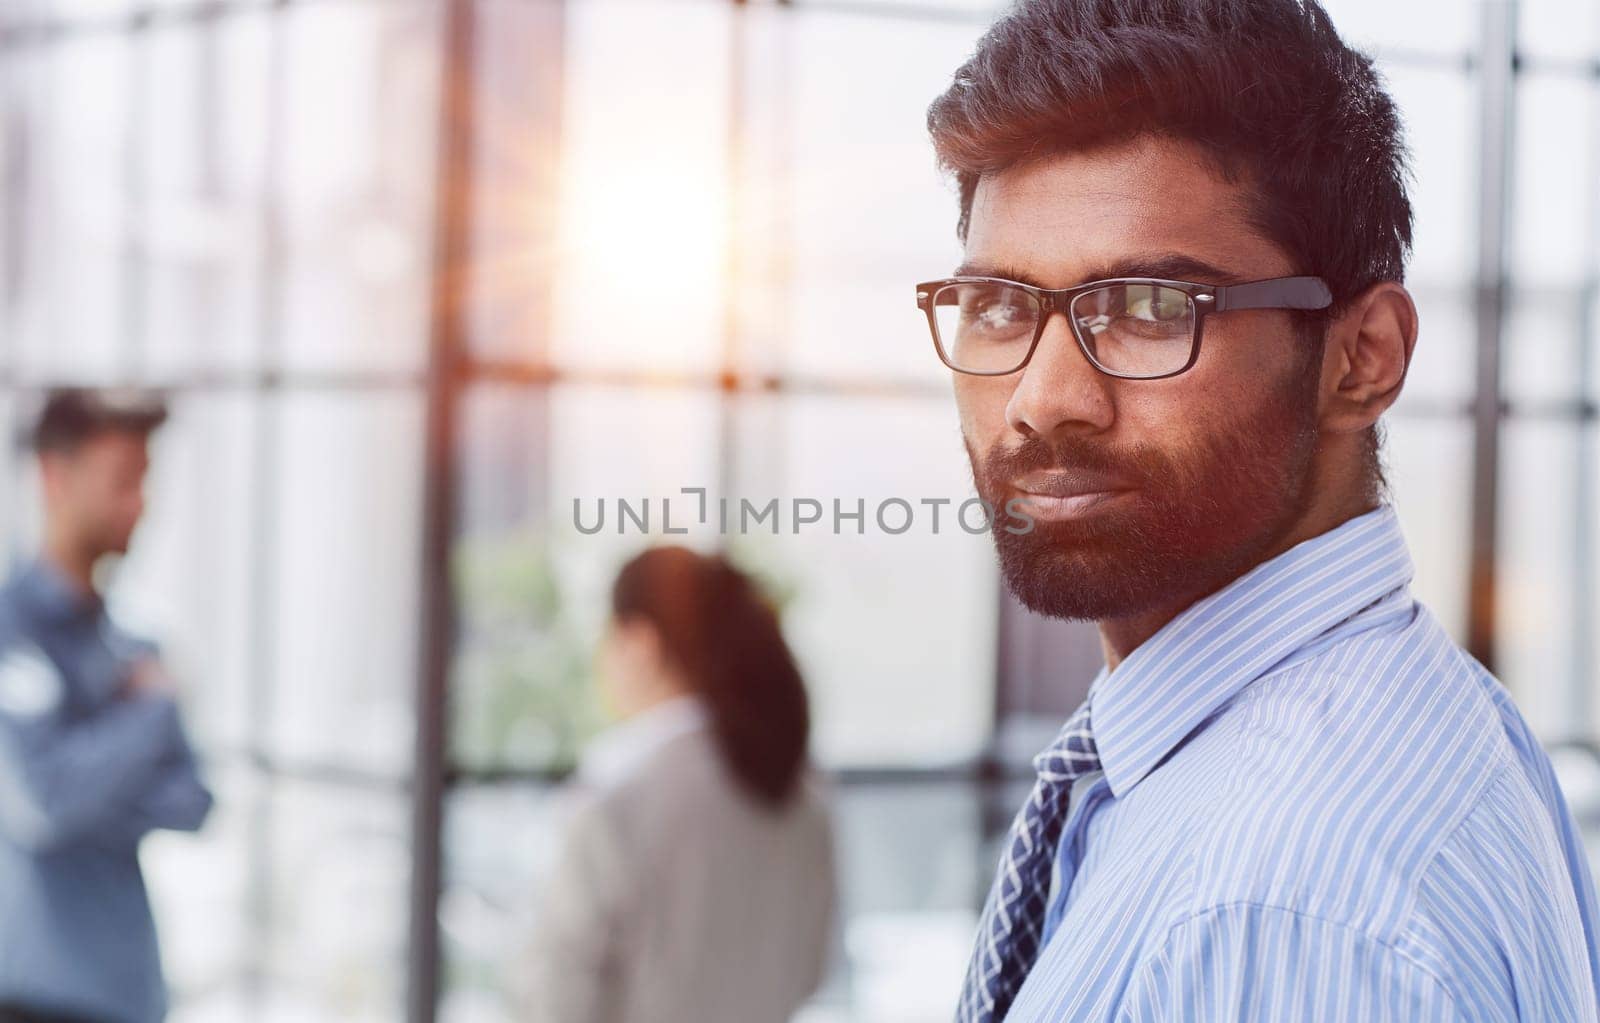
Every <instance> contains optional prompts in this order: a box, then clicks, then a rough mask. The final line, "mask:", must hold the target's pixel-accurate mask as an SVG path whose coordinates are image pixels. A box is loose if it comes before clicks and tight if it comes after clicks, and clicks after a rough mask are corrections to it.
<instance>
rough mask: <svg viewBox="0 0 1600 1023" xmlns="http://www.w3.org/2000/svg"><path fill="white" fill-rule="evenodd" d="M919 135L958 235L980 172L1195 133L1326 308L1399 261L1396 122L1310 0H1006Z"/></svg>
mask: <svg viewBox="0 0 1600 1023" xmlns="http://www.w3.org/2000/svg"><path fill="white" fill-rule="evenodd" d="M928 130H929V132H930V133H931V135H932V137H933V144H934V149H935V151H936V153H937V155H938V159H939V164H940V166H941V167H942V168H943V169H944V170H945V171H947V172H950V173H953V174H954V175H955V177H956V180H957V183H958V184H959V186H960V194H961V215H960V219H959V221H958V222H957V226H956V233H957V236H958V237H959V238H960V239H961V240H962V241H963V242H965V241H966V236H967V226H968V221H969V219H970V217H971V213H972V198H973V194H974V192H975V191H976V189H977V185H978V179H979V178H980V177H981V176H982V175H983V174H985V173H989V172H995V171H1001V170H1004V169H1006V168H1008V167H1011V166H1013V165H1016V164H1019V163H1023V162H1025V161H1027V160H1030V159H1033V158H1036V157H1044V156H1049V155H1052V154H1054V153H1061V152H1066V151H1071V150H1078V149H1085V148H1090V147H1092V146H1095V145H1098V144H1103V143H1115V142H1120V141H1126V140H1130V139H1133V138H1135V137H1138V136H1140V135H1146V134H1150V135H1157V136H1166V137H1172V138H1177V139H1182V140H1187V141H1190V142H1194V143H1197V144H1198V145H1199V146H1200V147H1201V149H1202V150H1203V151H1204V152H1206V153H1207V154H1208V155H1209V157H1210V158H1211V160H1212V161H1213V162H1214V164H1215V166H1216V169H1217V170H1218V171H1219V172H1220V173H1221V175H1222V176H1223V177H1224V179H1225V180H1229V181H1238V180H1243V181H1245V182H1246V183H1247V184H1248V185H1249V186H1250V187H1251V189H1252V191H1253V193H1254V194H1253V198H1252V201H1251V204H1250V207H1249V209H1248V213H1249V216H1250V218H1251V220H1252V222H1253V224H1254V225H1255V226H1256V227H1257V229H1259V230H1260V231H1261V232H1262V233H1263V234H1264V235H1265V236H1266V237H1267V238H1269V239H1271V240H1272V241H1273V242H1275V243H1276V244H1277V245H1279V246H1281V247H1282V248H1283V249H1284V251H1285V252H1287V253H1288V255H1289V257H1290V258H1291V259H1292V260H1293V261H1294V262H1295V263H1296V264H1298V265H1297V266H1296V268H1295V270H1294V271H1293V272H1295V273H1305V274H1316V275H1319V276H1321V277H1322V278H1324V279H1325V280H1326V281H1327V282H1328V286H1329V288H1330V289H1332V291H1333V295H1334V301H1335V309H1337V308H1338V307H1339V306H1340V304H1342V303H1344V302H1347V301H1348V300H1349V299H1350V298H1352V297H1353V296H1354V295H1356V294H1357V293H1359V292H1360V291H1361V290H1362V289H1364V288H1366V287H1367V286H1369V285H1371V284H1373V283H1376V282H1378V281H1385V280H1392V281H1400V280H1402V279H1403V276H1404V273H1405V261H1406V256H1407V254H1408V252H1409V250H1410V246H1411V203H1410V200H1409V199H1408V198H1407V197H1406V178H1407V175H1408V171H1407V168H1406V153H1405V147H1404V143H1403V142H1402V138H1401V126H1400V119H1399V116H1398V114H1397V112H1396V110H1395V105H1394V102H1393V101H1392V100H1391V99H1390V98H1389V96H1388V94H1387V93H1386V92H1385V91H1384V88H1383V84H1382V82H1381V81H1380V79H1379V76H1378V74H1377V72H1376V70H1375V69H1374V68H1373V64H1372V60H1371V59H1370V58H1368V57H1367V56H1365V55H1364V54H1361V53H1359V52H1357V51H1355V50H1353V49H1351V48H1350V47H1348V46H1346V45H1345V44H1344V42H1343V41H1342V40H1341V39H1340V38H1339V34H1338V33H1337V32H1336V31H1335V30H1334V27H1333V24H1332V22H1330V21H1329V19H1328V16H1327V14H1326V13H1325V12H1324V11H1323V10H1322V8H1321V7H1320V6H1318V4H1317V3H1316V2H1315V0H1020V2H1019V3H1017V4H1016V6H1015V7H1014V8H1012V9H1011V10H1010V11H1009V12H1008V13H1007V14H1006V15H1005V16H1003V17H1002V18H1000V19H999V20H998V21H996V22H995V23H994V24H993V25H992V26H991V27H990V28H989V30H988V32H987V33H985V34H984V36H983V38H982V39H981V40H980V41H979V42H978V46H977V49H976V51H975V52H974V53H973V54H972V56H971V57H970V58H969V59H968V60H967V62H966V63H965V64H963V65H962V66H961V67H960V68H959V69H958V70H957V71H956V73H955V78H954V81H953V82H952V83H951V85H950V87H949V89H947V90H946V91H945V92H944V94H943V95H941V96H939V97H938V98H937V99H936V100H934V102H933V104H932V105H931V106H930V107H929V108H928ZM1331 314H1332V310H1330V311H1329V315H1331Z"/></svg>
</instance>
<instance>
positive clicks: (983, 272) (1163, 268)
mask: <svg viewBox="0 0 1600 1023" xmlns="http://www.w3.org/2000/svg"><path fill="white" fill-rule="evenodd" d="M952 276H955V277H1000V278H1004V279H1005V280H1008V281H1018V282H1020V283H1022V284H1031V285H1033V286H1034V287H1036V288H1044V289H1046V290H1049V286H1048V285H1046V284H1045V283H1044V282H1043V281H1042V279H1040V278H1039V277H1037V276H1035V275H1034V274H1031V273H1029V272H1028V271H1026V270H1023V269H1021V268H1020V267H1017V266H1014V265H1012V264H1009V263H987V262H984V261H982V260H966V261H964V262H963V263H962V264H961V265H960V266H958V267H956V269H955V273H954V274H953V275H952ZM1108 277H1163V278H1167V279H1169V280H1192V281H1195V282H1196V283H1202V284H1232V283H1235V282H1238V281H1241V280H1243V278H1242V277H1240V276H1239V275H1238V274H1235V273H1230V272H1228V271H1227V270H1224V269H1222V268H1221V267H1219V266H1215V265H1213V264H1211V263H1207V262H1206V261H1205V260H1203V259H1198V258H1196V257H1194V256H1189V255H1185V254H1184V253H1181V252H1159V253H1151V254H1149V255H1143V256H1130V257H1127V258H1124V259H1118V260H1113V261H1111V262H1109V263H1101V264H1098V265H1096V266H1091V267H1089V269H1088V271H1087V272H1086V273H1085V275H1084V276H1083V277H1082V278H1080V279H1079V280H1078V282H1077V283H1078V284H1086V283H1088V282H1089V281H1100V280H1105V279H1106V278H1108ZM1076 286H1077V285H1076V284H1075V285H1071V287H1076Z"/></svg>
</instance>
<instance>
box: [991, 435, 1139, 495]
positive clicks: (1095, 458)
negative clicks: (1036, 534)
mask: <svg viewBox="0 0 1600 1023" xmlns="http://www.w3.org/2000/svg"><path fill="white" fill-rule="evenodd" d="M968 453H969V454H970V453H971V451H970V449H969V452H968ZM973 462H974V464H976V465H978V466H979V467H980V472H981V474H982V476H983V478H984V480H985V481H986V482H987V483H988V484H989V486H990V487H991V488H992V489H999V488H1003V487H1007V486H1009V485H1010V484H1011V482H1012V481H1013V480H1015V479H1016V478H1017V477H1019V476H1021V475H1023V474H1025V473H1030V472H1044V471H1048V470H1061V471H1065V472H1070V473H1074V474H1082V475H1087V476H1094V477H1107V478H1110V479H1114V480H1117V481H1119V482H1123V483H1126V484H1128V485H1130V486H1135V487H1137V486H1140V485H1141V484H1144V483H1146V482H1148V481H1149V480H1151V479H1153V478H1160V477H1161V476H1162V475H1163V469H1164V466H1163V465H1162V464H1161V463H1160V460H1159V459H1153V458H1152V457H1151V453H1149V452H1130V453H1128V454H1126V455H1120V456H1119V455H1113V454H1111V453H1109V452H1107V451H1106V450H1105V449H1104V448H1103V447H1101V446H1099V445H1095V444H1093V443H1091V442H1089V441H1087V440H1084V439H1083V438H1081V437H1065V438H1060V439H1057V440H1055V441H1053V442H1052V441H1046V440H1044V439H1043V438H1041V437H1038V436H1029V437H1024V438H1023V440H1022V442H1021V443H1020V444H1018V445H1017V446H1016V447H1013V448H1007V447H1005V446H1003V445H1000V444H996V445H995V446H993V447H991V448H990V449H989V450H988V452H986V454H985V456H984V458H983V459H982V460H981V461H979V460H978V459H973Z"/></svg>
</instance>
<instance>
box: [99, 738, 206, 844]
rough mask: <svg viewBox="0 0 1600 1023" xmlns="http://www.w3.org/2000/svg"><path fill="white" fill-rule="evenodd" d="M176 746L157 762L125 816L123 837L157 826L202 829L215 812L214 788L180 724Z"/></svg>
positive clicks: (168, 828)
mask: <svg viewBox="0 0 1600 1023" xmlns="http://www.w3.org/2000/svg"><path fill="white" fill-rule="evenodd" d="M175 742H176V745H175V748H174V749H173V750H171V751H170V752H169V753H168V754H167V756H166V757H165V758H164V759H163V760H162V761H161V762H160V763H159V764H157V765H156V768H155V773H154V774H153V775H152V776H151V778H150V780H149V782H148V783H147V785H146V786H145V788H144V790H143V791H142V792H140V793H139V794H138V795H137V796H136V797H135V799H134V803H133V805H132V806H131V807H129V809H128V812H127V814H126V815H125V816H124V820H123V827H122V829H121V833H122V837H125V838H130V839H135V840H137V839H138V838H140V837H142V836H143V835H145V834H146V833H147V832H150V831H153V830H155V829H157V828H161V829H166V830H169V831H198V830H200V827H201V825H203V824H204V823H205V821H206V817H207V816H209V815H210V813H211V806H212V803H213V799H212V796H211V790H210V789H208V788H207V787H206V785H205V782H204V781H203V780H202V779H201V777H200V768H199V765H198V764H197V763H196V761H195V755H194V749H193V748H192V747H191V746H190V745H189V741H188V737H187V736H186V735H184V734H183V730H182V728H181V727H180V728H179V729H178V730H177V735H176V736H175Z"/></svg>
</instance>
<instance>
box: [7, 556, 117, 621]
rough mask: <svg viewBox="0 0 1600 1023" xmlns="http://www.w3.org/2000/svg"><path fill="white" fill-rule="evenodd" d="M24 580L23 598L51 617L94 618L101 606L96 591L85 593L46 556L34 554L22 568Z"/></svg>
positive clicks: (64, 619)
mask: <svg viewBox="0 0 1600 1023" xmlns="http://www.w3.org/2000/svg"><path fill="white" fill-rule="evenodd" d="M21 584H22V593H23V596H24V598H25V599H26V600H27V601H28V602H29V603H30V604H31V605H32V606H33V608H34V610H35V611H37V612H39V613H40V614H42V615H44V616H45V617H47V618H50V619H54V620H59V621H66V620H71V619H76V618H92V617H94V616H95V615H96V614H98V613H99V611H100V608H101V600H100V597H99V596H98V595H97V594H93V593H84V592H83V590H81V589H79V588H78V585H77V584H76V583H74V582H73V581H72V580H71V579H69V578H67V576H66V573H64V572H62V571H61V569H59V568H57V567H56V566H55V565H54V564H53V563H52V562H51V561H50V559H49V558H46V557H43V556H40V557H36V558H34V559H33V561H32V562H31V563H30V564H29V565H28V567H27V568H25V569H24V570H23V572H22V578H21Z"/></svg>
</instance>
